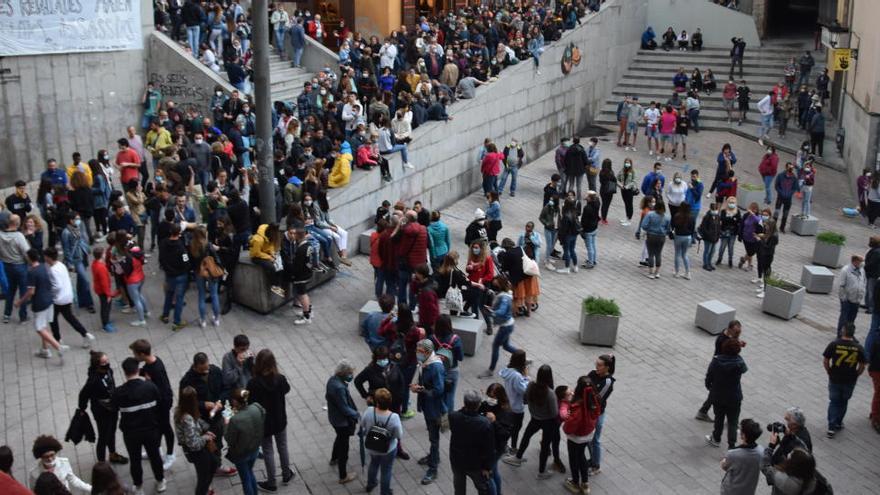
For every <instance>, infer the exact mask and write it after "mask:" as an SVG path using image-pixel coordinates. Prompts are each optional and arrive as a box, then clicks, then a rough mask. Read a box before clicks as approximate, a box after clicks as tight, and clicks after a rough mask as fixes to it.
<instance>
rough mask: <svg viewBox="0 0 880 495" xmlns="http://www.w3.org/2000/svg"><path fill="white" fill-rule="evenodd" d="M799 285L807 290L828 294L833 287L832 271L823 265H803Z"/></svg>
mask: <svg viewBox="0 0 880 495" xmlns="http://www.w3.org/2000/svg"><path fill="white" fill-rule="evenodd" d="M801 285H803V286H804V289H806V290H807V292H813V293H816V294H830V293H831V291H832V290H833V289H834V273H832V272H831V270H829V269H827V268H825V267H824V266H813V265H804V269H803V270H802V271H801Z"/></svg>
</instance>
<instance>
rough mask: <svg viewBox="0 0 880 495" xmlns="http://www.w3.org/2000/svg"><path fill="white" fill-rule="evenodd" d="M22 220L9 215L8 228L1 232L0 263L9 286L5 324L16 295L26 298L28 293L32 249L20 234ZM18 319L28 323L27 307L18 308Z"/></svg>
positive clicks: (6, 292) (6, 291)
mask: <svg viewBox="0 0 880 495" xmlns="http://www.w3.org/2000/svg"><path fill="white" fill-rule="evenodd" d="M20 226H21V218H20V217H19V216H18V215H15V214H13V215H9V219H8V220H7V224H6V226H5V227H6V228H5V230H4V231H2V232H0V261H2V262H3V268H4V269H5V272H6V279H7V281H8V284H9V285H8V286H7V287H6V288H5V289H4V294H5V295H6V306H5V307H4V309H3V323H9V317H10V316H11V315H12V303H13V301H15V293H16V292H18V293H19V297H24V294H25V292H27V289H28V288H27V285H28V283H27V274H28V259H27V252H28V250H29V249H30V248H31V247H30V245H29V244H28V242H27V239H26V238H25V237H24V234H22V233H21V232H19V230H18V229H19V227H20ZM18 317H19V319H20V320H21V321H27V305H26V304H22V305H21V306H19V308H18Z"/></svg>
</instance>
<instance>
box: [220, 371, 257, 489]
mask: <svg viewBox="0 0 880 495" xmlns="http://www.w3.org/2000/svg"><path fill="white" fill-rule="evenodd" d="M249 399H250V393H249V392H248V391H247V390H246V389H243V388H237V389H235V390H233V391H232V394H231V396H230V397H229V404H230V405H231V406H232V416H231V417H229V418H224V419H225V421H226V432H225V433H224V434H223V438H224V439H225V440H226V444H227V445H228V446H229V449H228V450H227V452H226V458H227V459H229V460H230V461H232V462H233V463H234V464H235V468H236V469H237V470H238V477H239V478H240V479H241V488H242V491H243V492H244V495H257V490H258V485H257V478H256V477H255V476H254V463H255V462H257V457H259V455H260V442H262V440H263V431H264V428H265V421H266V410H265V409H263V406H261V405H260V404H258V403H256V402H251V403H249V402H248V401H249ZM217 404H219V402H217ZM218 410H219V407H215V409H214V412H215V413H216V411H218Z"/></svg>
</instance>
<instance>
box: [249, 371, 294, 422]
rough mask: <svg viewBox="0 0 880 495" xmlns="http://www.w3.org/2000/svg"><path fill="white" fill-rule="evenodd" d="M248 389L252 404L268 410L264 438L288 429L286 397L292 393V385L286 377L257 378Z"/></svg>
mask: <svg viewBox="0 0 880 495" xmlns="http://www.w3.org/2000/svg"><path fill="white" fill-rule="evenodd" d="M247 389H248V391H249V392H250V393H251V396H250V399H249V400H250V402H251V403H254V402H256V403H257V404H259V405H261V406H263V409H265V410H266V421H265V423H264V425H263V436H269V435H274V434H275V433H278V432H280V431H281V430H283V429H284V428H287V404H286V402H285V400H284V396H285V395H287V394H288V393H289V392H290V384H289V383H287V378H285V377H284V375H277V376H276V377H275V378H274V379H271V380H270V379H267V378H265V377H262V376H255V377H253V378H251V379H250V381H249V382H248V384H247Z"/></svg>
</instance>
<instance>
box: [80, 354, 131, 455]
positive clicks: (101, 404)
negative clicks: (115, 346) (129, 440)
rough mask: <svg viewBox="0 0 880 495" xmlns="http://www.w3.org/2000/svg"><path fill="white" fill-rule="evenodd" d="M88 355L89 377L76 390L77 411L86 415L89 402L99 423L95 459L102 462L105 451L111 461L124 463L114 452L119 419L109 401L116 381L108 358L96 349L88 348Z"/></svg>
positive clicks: (96, 422)
mask: <svg viewBox="0 0 880 495" xmlns="http://www.w3.org/2000/svg"><path fill="white" fill-rule="evenodd" d="M89 356H90V357H89V377H88V378H87V379H86V384H85V385H83V388H82V390H80V391H79V404H78V406H79V411H80V413H81V414H85V413H86V408H87V407H88V406H89V404H91V406H92V416H94V418H95V424H96V425H97V426H98V443H97V444H96V445H95V449H96V456H97V457H98V461H99V462H103V461H104V459H105V458H106V457H105V456H106V452H107V451H110V462H112V463H113V464H127V463H128V459H126V458H125V457H124V456H122V455H120V454H119V453H117V452H116V422H117V421H118V420H119V413H118V412H117V411H116V410H115V409H114V408H113V406H112V404H111V397H112V396H113V391H114V390H116V383H115V382H114V381H113V369H112V368H110V358H108V357H107V354H105V353H103V352H99V351H91V352H90V353H89Z"/></svg>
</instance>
